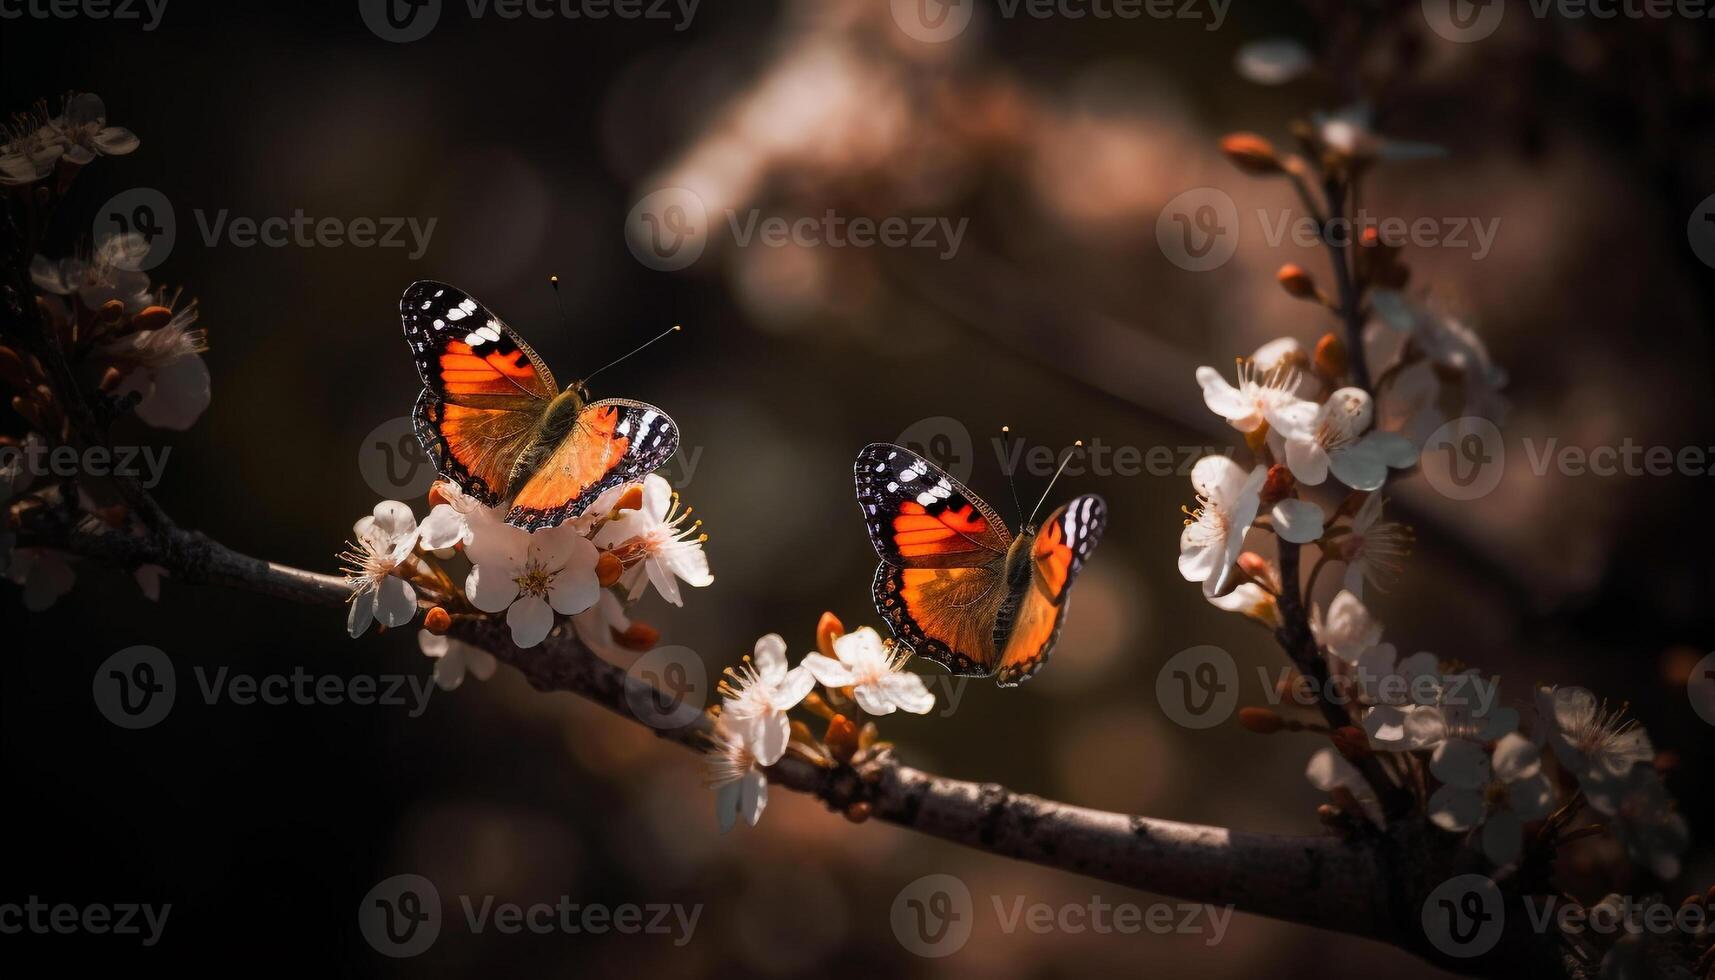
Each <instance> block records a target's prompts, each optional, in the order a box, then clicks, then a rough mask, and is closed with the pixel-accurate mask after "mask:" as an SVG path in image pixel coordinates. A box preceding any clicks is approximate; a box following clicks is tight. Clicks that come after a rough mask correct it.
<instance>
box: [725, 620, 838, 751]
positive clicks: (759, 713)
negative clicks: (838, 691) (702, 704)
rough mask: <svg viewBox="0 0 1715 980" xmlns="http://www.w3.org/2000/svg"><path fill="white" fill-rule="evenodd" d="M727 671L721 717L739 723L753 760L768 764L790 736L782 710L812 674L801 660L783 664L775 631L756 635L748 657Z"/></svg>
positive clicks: (812, 682) (794, 702) (810, 683)
mask: <svg viewBox="0 0 1715 980" xmlns="http://www.w3.org/2000/svg"><path fill="white" fill-rule="evenodd" d="M728 675H729V680H727V681H722V682H721V693H722V694H723V695H725V699H724V701H723V704H722V708H721V717H722V718H725V719H727V720H728V721H729V722H730V723H732V724H734V725H735V726H743V727H745V728H746V730H747V732H748V741H749V742H750V744H751V745H752V746H754V747H755V752H756V758H757V761H758V762H759V763H761V764H762V765H765V766H772V765H773V764H775V763H776V762H779V761H780V757H781V756H782V755H784V754H785V753H786V743H787V742H788V741H789V740H790V739H791V736H792V722H791V720H790V718H788V717H787V712H788V711H789V710H791V709H792V708H795V707H797V706H798V702H800V701H802V700H804V697H805V696H806V695H808V694H809V693H810V691H811V690H812V689H813V688H814V687H815V686H816V678H815V677H814V676H813V675H812V674H811V673H810V670H809V668H808V667H805V666H803V665H802V664H800V665H799V666H797V667H794V668H792V669H791V670H787V669H786V641H785V640H784V639H782V638H781V637H780V635H779V634H778V633H770V634H768V635H767V636H764V637H762V638H761V639H759V640H757V641H756V647H755V649H754V650H752V652H751V655H750V657H749V660H748V662H747V663H745V664H743V665H741V666H739V667H738V668H736V669H733V670H729V671H728Z"/></svg>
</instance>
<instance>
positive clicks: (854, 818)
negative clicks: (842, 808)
mask: <svg viewBox="0 0 1715 980" xmlns="http://www.w3.org/2000/svg"><path fill="white" fill-rule="evenodd" d="M869 815H870V805H869V804H868V803H865V802H863V801H862V800H859V801H858V802H856V803H853V804H850V805H849V806H847V807H846V819H847V820H850V821H851V822H852V823H863V822H864V821H865V820H868V819H869Z"/></svg>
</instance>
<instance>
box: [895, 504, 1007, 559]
mask: <svg viewBox="0 0 1715 980" xmlns="http://www.w3.org/2000/svg"><path fill="white" fill-rule="evenodd" d="M988 532H989V522H988V521H987V520H986V519H985V518H984V517H983V515H982V514H980V513H978V512H977V509H976V507H974V506H972V505H971V504H969V503H966V504H964V505H963V506H960V507H947V508H945V509H943V510H941V511H940V512H939V513H936V514H931V513H929V510H928V508H926V507H924V506H923V505H922V504H920V503H918V502H917V501H915V500H907V501H905V502H904V503H902V504H900V507H899V513H898V515H897V516H895V517H894V518H893V545H894V547H895V548H897V549H899V554H900V557H902V558H921V557H923V556H925V555H952V554H961V553H963V552H968V551H979V550H982V546H981V545H979V544H978V543H977V538H979V537H981V536H982V535H985V534H987V533H988Z"/></svg>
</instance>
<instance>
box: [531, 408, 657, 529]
mask: <svg viewBox="0 0 1715 980" xmlns="http://www.w3.org/2000/svg"><path fill="white" fill-rule="evenodd" d="M618 426H619V409H618V408H616V407H615V406H612V405H602V406H591V407H590V408H588V409H585V410H584V412H583V413H582V414H581V415H579V416H578V421H577V424H576V425H575V426H573V427H572V432H571V434H570V435H568V436H567V437H566V439H565V441H564V442H561V443H560V445H559V446H558V447H556V448H555V450H554V452H553V455H551V456H549V457H548V461H547V462H546V463H544V464H542V468H541V469H539V470H537V471H536V473H535V475H534V476H532V477H530V479H529V480H527V481H525V483H524V486H522V487H520V488H519V490H518V496H517V497H515V498H513V501H512V505H513V506H514V507H516V508H521V509H524V510H549V509H552V508H554V507H558V506H560V505H562V504H564V503H566V502H567V501H569V500H576V499H577V498H578V497H579V496H581V495H582V494H583V493H584V491H585V490H587V489H589V488H590V487H593V486H595V485H596V484H598V483H600V482H601V481H602V478H603V477H605V476H607V474H608V473H609V472H611V471H612V470H613V468H614V467H615V466H617V465H619V461H620V460H622V459H624V458H625V452H626V450H627V449H629V448H630V447H631V441H630V440H629V439H627V438H626V437H625V436H622V435H620V434H619V433H618V432H617V431H615V430H616V429H617V428H618Z"/></svg>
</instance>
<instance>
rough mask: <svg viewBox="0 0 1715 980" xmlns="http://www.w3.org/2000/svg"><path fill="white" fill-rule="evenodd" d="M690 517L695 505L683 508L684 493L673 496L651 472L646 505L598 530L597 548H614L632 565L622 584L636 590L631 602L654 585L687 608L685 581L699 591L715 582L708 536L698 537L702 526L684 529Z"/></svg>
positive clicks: (669, 487) (624, 512)
mask: <svg viewBox="0 0 1715 980" xmlns="http://www.w3.org/2000/svg"><path fill="white" fill-rule="evenodd" d="M690 516H691V509H690V508H689V507H687V508H685V509H684V510H683V511H681V510H679V495H678V494H677V493H674V492H673V485H672V484H670V483H668V482H667V480H666V479H665V478H663V477H661V476H657V475H655V474H653V473H651V474H650V475H649V476H648V477H647V478H646V479H645V480H644V481H643V502H642V506H641V507H639V508H638V509H636V510H622V511H620V512H619V514H618V515H617V516H616V517H614V518H613V519H612V520H609V521H607V522H606V523H605V524H603V525H602V527H601V530H599V531H597V532H596V538H595V542H596V544H597V545H599V546H601V547H603V548H610V549H612V550H613V551H614V553H615V555H617V556H618V557H619V558H620V560H622V561H624V562H625V563H626V565H627V568H626V576H625V578H624V579H622V580H621V581H622V583H623V584H625V585H626V586H627V587H628V588H630V590H631V598H633V599H635V598H637V597H638V596H639V595H642V594H643V589H644V587H645V585H646V584H652V585H654V586H655V591H657V592H659V593H661V597H662V598H663V599H666V600H667V601H668V602H671V603H672V604H673V605H675V606H682V605H684V604H685V603H684V600H682V599H681V598H680V597H679V582H680V581H681V580H682V581H684V583H685V584H686V585H689V586H692V587H693V588H702V587H704V586H707V585H709V584H710V583H712V582H713V581H714V580H715V579H714V576H713V575H710V574H709V559H708V556H707V555H705V554H704V553H703V542H704V541H705V540H707V535H697V529H698V527H699V526H700V525H701V523H702V522H701V521H697V522H695V523H692V524H691V525H690V526H689V527H682V526H681V525H683V524H684V522H685V520H686V519H687V518H689V517H690ZM645 576H647V577H645Z"/></svg>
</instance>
